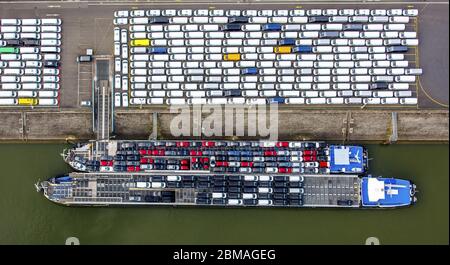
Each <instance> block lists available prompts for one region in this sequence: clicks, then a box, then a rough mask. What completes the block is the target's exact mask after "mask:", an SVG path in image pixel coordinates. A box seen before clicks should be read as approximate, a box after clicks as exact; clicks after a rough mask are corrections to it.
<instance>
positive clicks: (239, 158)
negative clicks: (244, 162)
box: [228, 156, 241, 162]
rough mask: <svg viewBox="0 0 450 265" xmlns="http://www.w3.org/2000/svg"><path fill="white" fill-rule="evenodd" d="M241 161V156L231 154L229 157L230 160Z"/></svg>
mask: <svg viewBox="0 0 450 265" xmlns="http://www.w3.org/2000/svg"><path fill="white" fill-rule="evenodd" d="M239 161H241V157H239V156H229V157H228V162H239Z"/></svg>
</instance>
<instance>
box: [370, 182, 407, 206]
mask: <svg viewBox="0 0 450 265" xmlns="http://www.w3.org/2000/svg"><path fill="white" fill-rule="evenodd" d="M414 193H415V186H414V185H412V184H411V182H410V181H408V180H402V179H393V178H370V177H365V178H363V179H362V185H361V197H362V205H363V206H365V207H398V206H408V205H410V204H412V203H414V201H415V197H414Z"/></svg>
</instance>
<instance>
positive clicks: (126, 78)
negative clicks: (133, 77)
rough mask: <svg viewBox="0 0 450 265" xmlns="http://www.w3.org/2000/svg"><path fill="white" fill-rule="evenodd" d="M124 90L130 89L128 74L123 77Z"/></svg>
mask: <svg viewBox="0 0 450 265" xmlns="http://www.w3.org/2000/svg"><path fill="white" fill-rule="evenodd" d="M122 91H128V76H123V77H122ZM122 105H123V104H122Z"/></svg>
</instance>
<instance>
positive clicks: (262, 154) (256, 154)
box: [253, 151, 264, 156]
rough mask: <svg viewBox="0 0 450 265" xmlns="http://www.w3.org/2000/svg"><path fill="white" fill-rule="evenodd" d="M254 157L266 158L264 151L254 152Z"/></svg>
mask: <svg viewBox="0 0 450 265" xmlns="http://www.w3.org/2000/svg"><path fill="white" fill-rule="evenodd" d="M253 156H264V152H263V151H253Z"/></svg>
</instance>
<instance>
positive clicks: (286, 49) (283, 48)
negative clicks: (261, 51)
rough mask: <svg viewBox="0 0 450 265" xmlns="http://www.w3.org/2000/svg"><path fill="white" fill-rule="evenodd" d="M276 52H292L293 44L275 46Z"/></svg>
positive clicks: (274, 50)
mask: <svg viewBox="0 0 450 265" xmlns="http://www.w3.org/2000/svg"><path fill="white" fill-rule="evenodd" d="M273 52H274V53H291V46H278V47H273Z"/></svg>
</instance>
